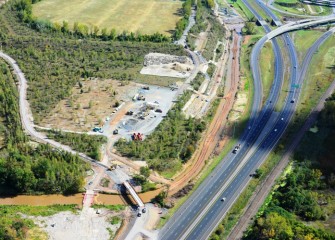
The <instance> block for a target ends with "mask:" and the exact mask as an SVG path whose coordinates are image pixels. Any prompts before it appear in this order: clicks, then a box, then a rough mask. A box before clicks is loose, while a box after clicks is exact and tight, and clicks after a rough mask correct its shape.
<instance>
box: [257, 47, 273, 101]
mask: <svg viewBox="0 0 335 240" xmlns="http://www.w3.org/2000/svg"><path fill="white" fill-rule="evenodd" d="M259 62H260V69H261V75H262V84H263V86H262V87H263V103H264V101H265V100H266V99H267V98H268V96H269V93H270V88H271V85H272V83H273V80H274V52H273V49H272V44H271V43H270V42H268V43H266V44H265V45H264V47H263V48H262V50H261V55H260V61H259Z"/></svg>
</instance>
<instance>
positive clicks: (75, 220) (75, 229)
mask: <svg viewBox="0 0 335 240" xmlns="http://www.w3.org/2000/svg"><path fill="white" fill-rule="evenodd" d="M109 213H110V211H108V210H106V209H101V213H100V214H97V213H96V210H95V209H93V208H84V209H83V211H81V212H80V213H79V214H75V213H72V212H61V213H57V214H55V215H53V216H49V217H33V218H32V219H33V220H34V222H35V223H36V224H38V225H39V226H40V227H41V228H42V229H43V230H44V231H46V232H47V234H48V235H49V239H52V240H67V239H68V240H70V239H80V240H86V239H87V240H94V239H96V240H104V239H106V240H107V239H110V233H109V231H108V230H107V228H109V229H110V230H111V231H113V232H114V233H115V232H116V231H117V229H118V228H119V227H120V224H116V225H112V224H110V222H109V221H108V219H109V218H110V216H111V215H110V214H109Z"/></svg>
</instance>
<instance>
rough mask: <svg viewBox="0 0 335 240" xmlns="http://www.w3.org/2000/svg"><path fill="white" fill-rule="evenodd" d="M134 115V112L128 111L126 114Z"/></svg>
mask: <svg viewBox="0 0 335 240" xmlns="http://www.w3.org/2000/svg"><path fill="white" fill-rule="evenodd" d="M133 114H134V112H133V111H128V112H126V115H128V116H132V115H133Z"/></svg>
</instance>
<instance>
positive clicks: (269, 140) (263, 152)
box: [186, 0, 298, 239]
mask: <svg viewBox="0 0 335 240" xmlns="http://www.w3.org/2000/svg"><path fill="white" fill-rule="evenodd" d="M242 1H243V0H242ZM243 2H244V3H245V5H246V6H247V7H248V8H249V10H250V11H251V12H253V14H254V15H255V16H256V18H257V19H258V20H259V22H262V23H265V21H264V20H263V19H262V17H261V16H260V15H259V14H258V13H257V12H256V11H255V10H254V9H253V8H252V6H251V5H250V4H249V3H248V2H247V1H243ZM273 20H274V21H276V22H278V21H279V20H278V19H275V18H274V19H273ZM263 27H264V28H265V29H266V31H267V32H269V29H270V28H269V26H267V25H264V26H263ZM284 42H285V46H286V47H287V48H288V51H289V53H290V54H289V56H290V59H291V63H292V64H291V70H292V73H293V74H292V75H291V78H290V83H293V82H296V80H297V77H298V74H297V70H296V67H297V63H298V61H297V55H296V52H295V49H294V46H293V43H292V41H291V39H290V38H289V36H288V35H287V36H285V37H284ZM274 50H275V52H276V42H275V43H274ZM275 56H276V55H275ZM274 84H276V83H274ZM279 89H280V88H279ZM273 90H274V91H276V90H278V88H277V89H276V88H272V91H273ZM293 94H294V93H290V94H289V96H288V99H290V98H291V97H293ZM290 95H291V96H290ZM270 99H271V98H270ZM275 104H276V102H272V101H271V100H270V101H268V102H267V105H266V106H265V107H264V109H266V110H265V111H268V112H267V113H268V114H270V115H271V114H272V111H273V106H274V105H275ZM294 107H295V104H294V103H291V102H290V101H288V100H287V101H286V104H285V106H284V109H283V111H282V112H281V113H280V114H279V116H278V117H277V120H276V121H275V123H274V124H270V129H271V130H270V132H269V134H268V135H267V136H266V139H265V140H264V141H262V142H261V143H260V144H254V147H255V148H257V150H255V151H254V152H253V151H250V152H249V153H250V154H248V155H246V156H245V157H244V159H243V160H242V162H245V165H244V166H242V167H241V169H240V171H239V172H238V173H237V174H236V175H235V177H234V178H233V180H232V181H231V182H230V183H228V184H226V186H225V188H224V189H225V190H224V191H223V193H221V195H219V196H217V197H218V198H216V201H214V202H213V205H212V206H211V207H210V208H209V209H208V211H207V214H205V215H204V216H203V218H202V219H201V221H200V222H199V223H198V225H197V227H195V228H194V229H193V230H192V231H190V233H189V234H188V235H187V237H186V239H206V238H208V236H209V235H210V234H211V232H212V231H213V230H214V229H215V227H216V226H217V225H218V224H219V223H220V221H221V220H222V218H223V217H224V216H225V214H226V212H227V211H228V210H229V208H230V207H231V206H232V204H233V203H234V201H235V200H236V198H237V197H238V196H239V194H240V192H241V191H242V190H243V189H244V187H245V186H246V185H247V183H248V182H249V180H250V176H249V175H250V173H253V172H254V171H255V169H257V168H258V167H259V166H260V165H261V163H262V162H263V161H264V160H265V159H266V157H267V156H268V154H269V153H270V152H271V150H272V149H273V147H274V146H275V145H276V143H277V141H278V140H279V138H280V136H281V135H282V134H283V132H284V130H285V129H286V127H287V125H288V123H289V121H288V119H289V118H290V115H291V116H292V113H293V109H294ZM292 108H293V109H292ZM290 110H291V111H290ZM264 126H265V125H258V127H260V129H262V128H263V127H264ZM271 126H272V127H271ZM260 141H261V140H260ZM228 181H229V180H228ZM223 198H225V199H226V201H224V202H222V201H219V200H218V199H223Z"/></svg>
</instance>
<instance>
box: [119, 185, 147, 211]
mask: <svg viewBox="0 0 335 240" xmlns="http://www.w3.org/2000/svg"><path fill="white" fill-rule="evenodd" d="M122 184H123V186H125V187H126V189H127V190H128V192H129V193H130V195H131V196H132V197H133V199H134V200H135V202H136V203H137V205H138V206H139V208H140V209H141V208H144V203H143V202H142V200H141V198H140V197H139V196H138V195H137V193H136V192H135V190H134V188H133V187H132V186H131V185H130V184H129V182H128V181H124V182H123V183H122Z"/></svg>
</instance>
